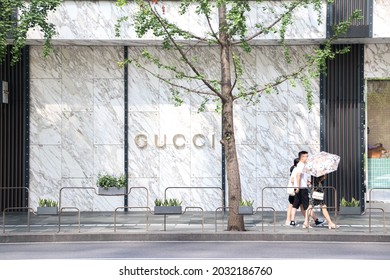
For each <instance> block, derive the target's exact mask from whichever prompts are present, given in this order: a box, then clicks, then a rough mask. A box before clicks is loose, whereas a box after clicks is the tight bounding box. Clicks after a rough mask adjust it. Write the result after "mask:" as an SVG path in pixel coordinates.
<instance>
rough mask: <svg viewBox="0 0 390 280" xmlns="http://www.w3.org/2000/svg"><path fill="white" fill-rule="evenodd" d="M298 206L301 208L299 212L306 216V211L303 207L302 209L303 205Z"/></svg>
mask: <svg viewBox="0 0 390 280" xmlns="http://www.w3.org/2000/svg"><path fill="white" fill-rule="evenodd" d="M299 208H300V209H301V213H302V216H303V217H305V216H306V211H305V209H303V205H302V204H301V205H299Z"/></svg>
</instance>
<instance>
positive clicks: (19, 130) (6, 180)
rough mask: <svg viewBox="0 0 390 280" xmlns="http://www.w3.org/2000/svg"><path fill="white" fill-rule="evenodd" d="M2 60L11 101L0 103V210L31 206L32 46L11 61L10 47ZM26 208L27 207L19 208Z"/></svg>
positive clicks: (0, 67) (0, 75)
mask: <svg viewBox="0 0 390 280" xmlns="http://www.w3.org/2000/svg"><path fill="white" fill-rule="evenodd" d="M7 48H8V49H7V55H6V57H5V58H4V60H3V61H2V62H0V78H1V80H5V81H7V82H8V86H9V92H10V95H9V102H8V104H0V211H3V209H5V208H15V209H16V208H18V209H22V208H23V207H27V206H28V191H27V190H26V189H23V188H21V187H26V188H28V187H29V169H30V166H29V165H30V162H29V157H30V154H29V145H30V143H29V47H28V46H26V47H25V48H24V49H23V50H22V53H21V58H20V61H19V62H17V63H16V64H15V65H11V59H12V58H11V48H12V46H8V47H7ZM20 211H24V210H20Z"/></svg>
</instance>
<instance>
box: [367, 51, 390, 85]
mask: <svg viewBox="0 0 390 280" xmlns="http://www.w3.org/2000/svg"><path fill="white" fill-rule="evenodd" d="M364 60H365V61H364V77H365V78H366V79H383V78H390V44H365V45H364Z"/></svg>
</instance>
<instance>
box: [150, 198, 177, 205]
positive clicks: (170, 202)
mask: <svg viewBox="0 0 390 280" xmlns="http://www.w3.org/2000/svg"><path fill="white" fill-rule="evenodd" d="M181 203H182V202H181V201H179V200H178V199H176V198H174V199H169V200H168V199H165V200H164V201H162V200H161V199H158V198H156V200H155V201H154V205H155V206H180V205H181Z"/></svg>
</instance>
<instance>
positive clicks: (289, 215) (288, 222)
mask: <svg viewBox="0 0 390 280" xmlns="http://www.w3.org/2000/svg"><path fill="white" fill-rule="evenodd" d="M292 210H293V205H292V204H289V205H288V207H287V216H286V225H287V226H288V225H290V222H291V216H292Z"/></svg>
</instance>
